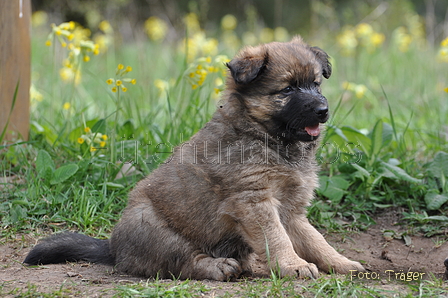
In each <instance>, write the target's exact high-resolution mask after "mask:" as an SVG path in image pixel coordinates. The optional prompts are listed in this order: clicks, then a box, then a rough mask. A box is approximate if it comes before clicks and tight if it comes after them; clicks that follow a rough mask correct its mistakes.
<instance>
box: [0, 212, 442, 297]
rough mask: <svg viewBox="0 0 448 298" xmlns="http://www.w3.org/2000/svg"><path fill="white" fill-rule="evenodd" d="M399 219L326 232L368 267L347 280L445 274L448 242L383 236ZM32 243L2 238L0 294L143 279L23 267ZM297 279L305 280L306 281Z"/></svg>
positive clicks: (376, 281) (91, 290)
mask: <svg viewBox="0 0 448 298" xmlns="http://www.w3.org/2000/svg"><path fill="white" fill-rule="evenodd" d="M398 220H399V214H398V213H397V212H388V213H385V214H383V215H381V216H379V217H377V218H376V222H377V224H376V225H373V226H371V227H370V228H369V229H368V230H367V231H366V232H360V233H349V234H346V235H342V234H331V235H330V234H327V235H325V237H326V238H327V239H328V240H329V242H330V243H331V244H332V245H333V246H334V247H335V248H336V249H337V250H339V251H340V252H342V253H343V254H344V255H345V256H347V257H349V258H351V259H353V260H359V261H362V262H363V264H364V266H365V267H366V268H367V269H368V270H369V271H368V273H367V274H366V273H358V272H353V273H352V275H351V276H350V275H348V276H347V277H346V278H349V279H352V280H362V281H366V282H372V285H376V286H380V287H382V288H383V289H387V290H389V291H394V292H395V291H396V292H401V291H403V288H405V287H403V282H405V283H406V282H416V281H417V282H418V280H420V279H422V278H423V279H429V278H432V275H434V276H435V277H437V278H443V274H444V272H445V267H444V265H443V261H444V260H445V259H446V258H447V257H448V243H447V242H444V243H441V241H439V239H438V238H434V237H433V238H427V237H424V236H422V235H414V236H410V238H407V239H406V241H404V239H395V238H393V237H389V236H390V234H387V233H386V235H385V234H384V231H385V230H391V231H395V232H396V233H395V235H401V234H402V233H403V232H406V229H407V227H405V226H400V225H396V223H397V221H398ZM36 241H37V239H35V238H33V237H32V236H30V234H23V235H17V239H16V240H13V241H11V240H9V241H5V239H3V240H2V241H1V242H0V243H1V244H0V290H1V291H0V292H1V293H3V294H6V293H9V294H10V295H11V297H12V296H14V294H17V293H24V292H26V291H28V290H31V289H34V290H35V291H38V292H53V291H56V290H58V289H61V288H62V289H63V290H62V291H66V292H67V294H68V295H70V296H72V297H110V296H113V295H114V294H115V291H114V290H113V289H114V288H116V287H117V286H119V285H126V284H131V283H137V282H141V281H145V280H144V279H140V278H136V277H131V276H127V275H120V274H118V273H116V272H113V269H112V268H111V267H109V266H103V265H97V264H86V263H67V264H55V265H45V266H39V267H27V266H23V265H22V261H23V260H24V258H25V256H26V254H27V253H28V252H29V250H30V249H31V247H32V246H33V245H34V244H35V243H36ZM405 242H407V243H405ZM408 272H413V274H411V275H410V274H408ZM369 279H371V280H369ZM166 282H167V283H168V282H171V281H169V280H167V281H166ZM297 282H298V283H301V284H303V283H304V282H305V281H297ZM203 284H205V286H206V287H208V288H209V289H212V290H211V291H209V292H207V293H206V296H219V295H221V294H224V293H226V292H230V293H232V292H235V291H238V289H239V288H238V289H236V290H235V289H234V285H235V283H231V282H229V283H221V282H212V281H204V282H203ZM14 291H15V292H14Z"/></svg>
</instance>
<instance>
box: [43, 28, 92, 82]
mask: <svg viewBox="0 0 448 298" xmlns="http://www.w3.org/2000/svg"><path fill="white" fill-rule="evenodd" d="M51 27H52V30H51V33H50V34H49V35H48V38H47V41H46V42H45V44H46V45H47V46H51V45H52V41H53V40H55V39H56V40H58V41H59V43H60V44H61V46H62V47H63V48H67V49H68V51H69V52H68V57H67V58H66V59H65V60H64V62H63V67H62V68H61V70H60V71H59V74H60V76H61V78H62V80H64V81H66V82H74V83H75V84H78V83H79V82H80V80H81V72H80V63H81V59H82V61H84V62H88V61H89V60H90V55H91V54H93V55H98V54H99V52H100V51H99V45H98V44H95V43H94V42H93V41H91V40H90V39H89V37H90V30H89V29H85V28H83V27H82V26H80V25H77V24H76V23H75V22H72V21H71V22H65V23H62V24H60V25H59V26H56V25H55V24H52V25H51Z"/></svg>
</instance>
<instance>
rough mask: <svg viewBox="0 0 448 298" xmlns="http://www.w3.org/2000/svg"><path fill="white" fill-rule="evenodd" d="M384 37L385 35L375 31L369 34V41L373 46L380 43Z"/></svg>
mask: <svg viewBox="0 0 448 298" xmlns="http://www.w3.org/2000/svg"><path fill="white" fill-rule="evenodd" d="M385 39H386V37H385V36H384V34H382V33H377V32H375V33H373V34H372V35H371V36H370V41H371V42H372V45H373V46H374V47H378V46H380V45H382V44H383V42H384V40H385Z"/></svg>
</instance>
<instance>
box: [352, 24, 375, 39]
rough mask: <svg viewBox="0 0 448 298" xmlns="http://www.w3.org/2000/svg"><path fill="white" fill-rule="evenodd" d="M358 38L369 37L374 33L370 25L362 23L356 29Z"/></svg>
mask: <svg viewBox="0 0 448 298" xmlns="http://www.w3.org/2000/svg"><path fill="white" fill-rule="evenodd" d="M355 30H356V34H357V35H358V36H369V35H371V34H372V33H373V28H372V26H371V25H370V24H367V23H361V24H359V25H358V26H356V28H355Z"/></svg>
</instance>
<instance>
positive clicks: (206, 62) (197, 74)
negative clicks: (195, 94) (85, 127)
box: [186, 55, 230, 93]
mask: <svg viewBox="0 0 448 298" xmlns="http://www.w3.org/2000/svg"><path fill="white" fill-rule="evenodd" d="M229 61H230V60H229V58H228V57H227V56H225V55H219V56H216V57H215V58H214V59H212V58H211V57H201V58H198V59H196V61H195V63H193V64H192V65H190V67H189V68H188V69H187V72H186V73H187V79H188V81H189V82H190V84H191V88H192V89H193V90H194V89H196V88H198V87H199V86H202V85H203V84H204V82H205V80H206V79H207V76H208V75H209V74H210V73H218V74H221V76H222V77H224V76H225V75H226V63H227V62H229ZM222 82H223V81H222V79H221V84H219V86H216V88H215V89H214V91H215V93H219V92H220V91H222V89H223V87H224V86H223V84H222ZM215 83H216V82H215Z"/></svg>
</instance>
